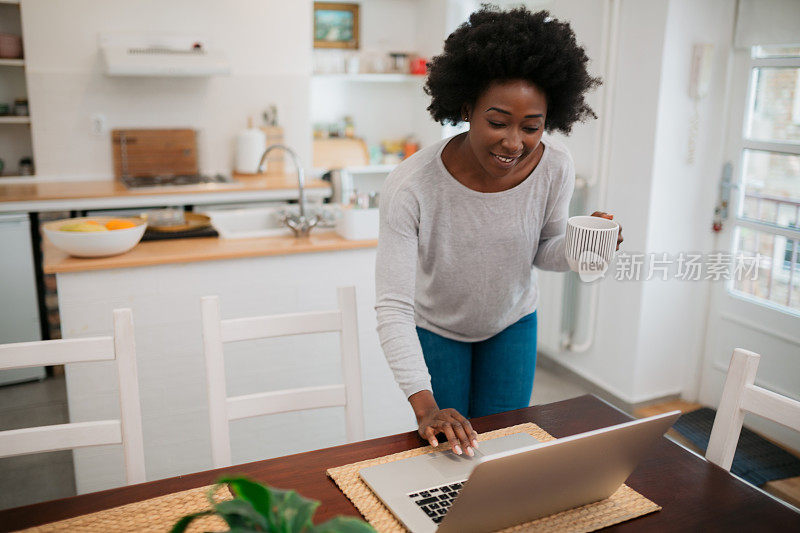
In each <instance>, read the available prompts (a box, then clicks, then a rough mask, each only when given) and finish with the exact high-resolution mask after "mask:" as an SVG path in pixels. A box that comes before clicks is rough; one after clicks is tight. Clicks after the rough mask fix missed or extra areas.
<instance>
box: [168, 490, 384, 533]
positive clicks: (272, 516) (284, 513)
mask: <svg viewBox="0 0 800 533" xmlns="http://www.w3.org/2000/svg"><path fill="white" fill-rule="evenodd" d="M222 484H227V485H228V487H229V488H230V489H231V492H232V493H233V496H234V498H233V499H232V500H227V501H222V502H215V501H214V493H216V491H217V490H218V488H219V486H220V485H222ZM208 499H209V500H210V501H211V509H208V510H205V511H200V512H198V513H192V514H189V515H186V516H184V517H183V518H181V519H180V520H178V521H177V522H176V523H175V525H174V526H173V527H172V533H181V532H183V531H185V530H186V528H187V527H189V524H191V523H192V521H193V520H194V519H196V518H199V517H201V516H208V515H217V516H219V517H220V518H222V519H223V520H224V521H225V523H226V524H228V527H229V528H230V532H231V533H234V532H235V533H256V532H268V533H334V532H336V533H375V530H374V529H373V528H372V526H370V525H369V524H367V523H366V522H364V521H363V520H361V519H359V518H354V517H350V516H337V517H336V518H333V519H331V520H328V521H327V522H325V523H324V524H319V525H316V526H315V525H314V523H313V522H312V521H311V517H312V516H313V515H314V511H316V509H317V507H318V506H319V502H318V501H315V500H309V499H307V498H303V497H302V496H300V495H299V494H298V493H297V492H295V491H293V490H280V489H274V488H272V487H267V486H265V485H262V484H260V483H257V482H255V481H252V480H250V479H247V478H243V477H232V478H222V479H220V480H219V481H218V482H217V485H215V486H214V488H212V489H211V490H210V491H209V494H208Z"/></svg>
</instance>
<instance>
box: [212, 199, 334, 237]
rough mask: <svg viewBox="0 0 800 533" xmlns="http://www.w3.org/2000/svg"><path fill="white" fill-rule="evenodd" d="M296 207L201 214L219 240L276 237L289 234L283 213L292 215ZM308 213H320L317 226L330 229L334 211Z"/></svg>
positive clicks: (244, 209)
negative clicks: (319, 220) (215, 232)
mask: <svg viewBox="0 0 800 533" xmlns="http://www.w3.org/2000/svg"><path fill="white" fill-rule="evenodd" d="M296 211H297V206H296V205H280V206H269V207H246V208H240V209H219V210H209V211H203V214H204V215H208V216H209V217H210V218H211V225H212V226H214V229H216V230H217V232H218V233H219V236H220V237H221V238H223V239H254V238H258V237H278V236H289V235H292V230H290V229H289V228H288V227H287V226H286V225H285V224H284V223H283V219H282V215H283V214H284V213H287V212H289V213H291V212H296ZM307 212H308V213H309V214H315V213H316V214H320V215H321V217H322V221H321V222H320V224H319V225H318V227H321V228H325V227H329V228H330V227H333V222H334V220H335V215H336V212H337V210H336V209H335V208H332V207H327V206H326V207H324V208H323V207H309V208H308V209H307Z"/></svg>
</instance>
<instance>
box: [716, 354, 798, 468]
mask: <svg viewBox="0 0 800 533" xmlns="http://www.w3.org/2000/svg"><path fill="white" fill-rule="evenodd" d="M760 358H761V356H760V355H758V354H757V353H753V352H749V351H747V350H742V349H741V348H736V349H735V350H734V351H733V357H731V364H730V366H729V367H728V375H727V377H726V378H725V386H724V388H723V389H722V399H721V400H720V402H719V408H718V409H717V416H716V417H715V418H714V426H713V427H712V429H711V437H710V439H709V441H708V449H707V450H706V459H708V460H709V461H711V462H712V463H714V464H716V465H719V466H721V467H722V468H724V469H725V470H730V469H731V463H733V454H734V452H735V451H736V444H737V443H738V441H739V434H740V433H741V431H742V423H743V422H744V415H745V412H749V413H753V414H756V415H759V416H762V417H764V418H767V419H769V420H772V421H774V422H778V423H779V424H782V425H784V426H786V427H789V428H792V429H794V430H795V431H800V402H798V401H797V400H793V399H792V398H787V397H785V396H781V395H780V394H777V393H774V392H772V391H769V390H767V389H764V388H762V387H759V386H757V385H756V384H755V380H756V371H757V370H758V361H759V359H760Z"/></svg>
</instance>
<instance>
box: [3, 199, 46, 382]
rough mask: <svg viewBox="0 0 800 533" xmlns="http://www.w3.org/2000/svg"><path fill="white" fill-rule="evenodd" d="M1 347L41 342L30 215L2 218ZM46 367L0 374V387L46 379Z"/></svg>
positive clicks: (20, 369) (21, 369) (5, 371)
mask: <svg viewBox="0 0 800 533" xmlns="http://www.w3.org/2000/svg"><path fill="white" fill-rule="evenodd" d="M0 247H2V250H3V253H2V254H0V302H2V305H0V344H7V343H12V342H27V341H38V340H40V339H41V335H40V331H39V309H38V305H37V303H36V280H35V279H34V275H33V250H32V248H31V230H30V221H29V220H28V215H26V214H22V215H0ZM44 375H45V372H44V367H32V368H15V369H13V370H2V371H0V385H7V384H9V383H19V382H22V381H31V380H35V379H42V378H44Z"/></svg>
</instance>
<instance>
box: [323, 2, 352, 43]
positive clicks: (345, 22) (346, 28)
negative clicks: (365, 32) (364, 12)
mask: <svg viewBox="0 0 800 533" xmlns="http://www.w3.org/2000/svg"><path fill="white" fill-rule="evenodd" d="M358 8H359V5H358V4H354V3H349V2H314V48H342V49H350V50H356V49H358V46H359V44H358V41H359V30H360V28H359V22H358Z"/></svg>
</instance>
